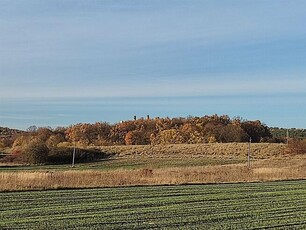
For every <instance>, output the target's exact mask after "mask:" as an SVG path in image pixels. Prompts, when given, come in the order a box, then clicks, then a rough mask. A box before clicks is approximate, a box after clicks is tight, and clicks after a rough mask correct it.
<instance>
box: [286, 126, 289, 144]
mask: <svg viewBox="0 0 306 230" xmlns="http://www.w3.org/2000/svg"><path fill="white" fill-rule="evenodd" d="M286 139H287V145H288V144H289V130H288V129H287V138H286Z"/></svg>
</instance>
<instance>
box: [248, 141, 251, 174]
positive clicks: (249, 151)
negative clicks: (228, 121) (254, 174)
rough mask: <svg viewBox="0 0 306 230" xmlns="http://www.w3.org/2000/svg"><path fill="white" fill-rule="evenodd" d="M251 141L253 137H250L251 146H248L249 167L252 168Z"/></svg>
mask: <svg viewBox="0 0 306 230" xmlns="http://www.w3.org/2000/svg"><path fill="white" fill-rule="evenodd" d="M251 142H252V138H251V137H250V141H249V148H248V168H249V169H250V168H251Z"/></svg>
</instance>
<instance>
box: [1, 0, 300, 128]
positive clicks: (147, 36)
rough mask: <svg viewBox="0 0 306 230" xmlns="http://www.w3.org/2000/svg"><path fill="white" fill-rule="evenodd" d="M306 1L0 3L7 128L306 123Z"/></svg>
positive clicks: (3, 114) (3, 109) (54, 0)
mask: <svg viewBox="0 0 306 230" xmlns="http://www.w3.org/2000/svg"><path fill="white" fill-rule="evenodd" d="M305 23H306V1H305V0H294V1H292V0H286V1H284V0H269V1H266V0H256V1H251V0H230V1H229V0H210V1H205V0H185V1H182V0H181V1H180V0H176V1H174V0H166V1H165V0H150V1H143V0H139V1H135V0H124V1H120V0H118V1H112V0H110V1H106V0H98V1H95V0H82V1H81V0H52V1H51V0H47V1H40V0H36V1H35V0H27V1H23V0H15V1H11V0H1V1H0V126H8V127H12V128H20V129H26V128H27V127H29V126H30V125H38V126H52V127H53V126H67V125H70V124H73V123H78V122H91V123H92V122H96V121H107V122H110V123H114V122H118V121H120V120H126V119H131V118H132V116H133V115H137V116H138V117H139V116H146V114H150V115H151V117H152V116H161V117H163V116H169V117H178V116H183V117H185V116H188V115H192V116H204V115H206V114H207V115H211V114H215V113H217V114H220V115H221V114H228V115H230V116H231V117H233V116H240V117H243V118H245V119H249V120H252V119H254V120H257V119H258V120H261V121H262V122H264V123H266V124H267V125H268V126H279V127H296V128H306V30H305Z"/></svg>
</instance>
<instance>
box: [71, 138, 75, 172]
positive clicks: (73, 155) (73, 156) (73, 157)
mask: <svg viewBox="0 0 306 230" xmlns="http://www.w3.org/2000/svg"><path fill="white" fill-rule="evenodd" d="M74 160H75V142H74V144H73V154H72V165H71V167H72V168H73V167H74Z"/></svg>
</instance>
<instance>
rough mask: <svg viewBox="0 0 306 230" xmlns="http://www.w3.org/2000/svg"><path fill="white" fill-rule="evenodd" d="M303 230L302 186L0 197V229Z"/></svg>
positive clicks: (305, 195)
mask: <svg viewBox="0 0 306 230" xmlns="http://www.w3.org/2000/svg"><path fill="white" fill-rule="evenodd" d="M131 228H134V229H135V228H136V229H137V228H139V229H144V228H145V229H148V228H155V229H178V228H181V229H262V228H271V229H293V228H299V229H301V228H302V229H303V228H304V229H305V228H306V181H288V182H269V183H244V184H219V185H188V186H155V187H152V186H151V187H149V186H148V187H123V188H104V189H83V190H82V189H79V190H54V191H35V192H34V191H31V192H9V193H0V229H131Z"/></svg>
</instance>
